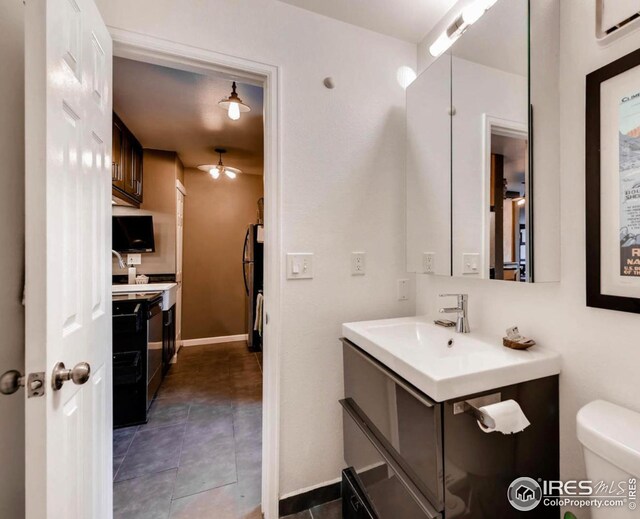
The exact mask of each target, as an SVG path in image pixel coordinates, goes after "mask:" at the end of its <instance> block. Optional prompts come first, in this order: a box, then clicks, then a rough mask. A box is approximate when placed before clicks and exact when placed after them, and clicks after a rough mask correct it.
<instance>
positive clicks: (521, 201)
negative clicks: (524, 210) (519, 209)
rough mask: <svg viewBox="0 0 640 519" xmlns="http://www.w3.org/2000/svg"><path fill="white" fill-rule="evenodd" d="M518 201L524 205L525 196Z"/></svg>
mask: <svg viewBox="0 0 640 519" xmlns="http://www.w3.org/2000/svg"><path fill="white" fill-rule="evenodd" d="M516 203H517V204H518V205H524V203H525V202H524V198H521V199H520V200H518V201H517V202H516Z"/></svg>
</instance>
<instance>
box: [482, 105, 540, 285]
mask: <svg viewBox="0 0 640 519" xmlns="http://www.w3.org/2000/svg"><path fill="white" fill-rule="evenodd" d="M492 135H500V136H503V137H511V138H512V139H520V140H526V141H527V142H529V140H530V138H531V137H530V135H529V130H528V127H527V123H522V122H519V121H512V120H510V119H504V118H502V117H496V116H494V115H491V114H487V113H483V114H482V247H481V251H482V255H481V258H482V262H481V264H482V267H481V273H480V278H482V279H489V263H490V257H491V251H490V247H489V244H490V243H491V233H490V226H491V212H490V211H489V207H490V206H491V136H492ZM529 149H530V146H527V155H528V154H529V153H530V152H529ZM525 167H526V169H527V171H525V179H526V183H525V197H526V199H527V209H526V215H527V223H526V225H527V232H528V233H529V234H528V235H527V243H526V247H527V258H526V260H527V275H528V277H529V279H528V281H531V280H532V278H531V270H530V268H531V255H530V253H529V247H530V245H531V236H532V235H533V234H532V233H531V232H530V231H531V227H530V223H529V222H530V218H531V215H530V210H529V206H530V200H531V197H530V196H529V194H530V192H531V186H530V182H529V178H530V177H529V171H528V169H529V157H528V156H527V160H525ZM496 196H497V195H496Z"/></svg>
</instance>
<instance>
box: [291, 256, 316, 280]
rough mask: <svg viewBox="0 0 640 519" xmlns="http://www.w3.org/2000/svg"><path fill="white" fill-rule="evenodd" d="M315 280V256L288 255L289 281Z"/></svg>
mask: <svg viewBox="0 0 640 519" xmlns="http://www.w3.org/2000/svg"><path fill="white" fill-rule="evenodd" d="M311 278H313V254H312V253H310V252H289V253H287V279H311Z"/></svg>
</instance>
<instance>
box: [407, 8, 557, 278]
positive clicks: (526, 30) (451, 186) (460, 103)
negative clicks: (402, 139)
mask: <svg viewBox="0 0 640 519" xmlns="http://www.w3.org/2000/svg"><path fill="white" fill-rule="evenodd" d="M549 6H551V7H549V8H547V10H546V11H545V12H543V13H542V14H541V15H539V16H541V17H544V16H547V17H552V16H553V13H552V12H551V9H552V7H553V5H552V2H549ZM545 30H549V29H545ZM549 37H550V38H551V39H553V34H550V35H549ZM553 44H554V42H553V41H545V42H543V43H542V44H541V45H543V46H544V45H548V46H553ZM541 51H542V52H541V56H542V60H547V62H546V63H543V64H540V63H538V64H536V66H535V67H534V68H535V69H536V70H537V69H539V68H540V67H541V66H543V67H544V68H547V67H549V66H551V67H553V66H555V64H554V63H553V60H552V57H553V56H552V55H550V53H549V52H547V51H546V50H545V49H541ZM529 53H530V12H529V1H528V0H498V1H497V2H496V3H495V5H493V6H492V7H491V8H490V9H489V10H488V11H486V12H485V14H484V15H483V16H482V17H481V18H480V19H479V20H477V21H476V22H475V23H474V24H473V25H471V26H470V27H469V28H468V29H466V31H465V32H464V33H463V34H462V35H461V36H460V38H459V39H458V40H457V41H456V42H455V43H454V44H453V45H452V46H451V47H450V48H449V49H448V50H447V51H446V52H445V53H443V54H442V55H441V56H439V57H438V58H437V59H435V60H434V61H433V62H432V63H431V64H430V65H429V66H428V68H426V69H425V70H424V71H423V72H422V73H421V74H420V75H419V76H418V78H417V79H416V80H415V81H414V82H413V83H412V84H411V85H410V86H409V87H408V88H407V162H406V166H407V227H406V229H407V268H408V270H409V271H410V272H417V273H424V274H433V275H441V276H456V277H467V276H468V277H474V278H481V279H495V280H505V281H513V282H531V281H534V280H535V281H542V280H545V281H554V280H555V279H553V278H554V276H555V275H556V271H555V269H554V265H555V263H556V262H559V259H558V257H557V256H558V255H559V253H558V252H557V249H559V247H556V250H553V249H554V247H553V246H552V244H553V243H554V239H553V237H552V236H551V235H554V234H555V235H557V238H558V239H559V225H557V227H558V229H555V228H553V226H554V225H555V224H557V221H556V222H555V223H554V222H553V221H552V219H550V218H549V214H551V213H554V212H555V211H559V199H556V198H555V197H556V195H555V194H554V189H555V192H556V193H557V191H558V187H559V185H558V183H557V182H558V181H557V178H554V175H555V177H557V171H554V172H553V173H552V172H550V171H549V166H551V168H553V167H556V168H557V167H558V166H559V164H557V154H556V150H555V148H556V147H557V146H558V145H557V143H554V142H550V143H549V147H547V149H546V152H545V157H544V158H543V162H544V166H545V171H544V173H543V174H542V175H541V183H542V184H544V185H542V187H541V189H540V190H536V191H534V189H533V184H534V177H535V180H536V183H537V182H538V178H537V169H536V171H535V175H534V169H533V163H534V160H533V159H534V155H533V139H532V135H533V132H532V129H533V124H532V122H533V120H532V117H533V115H534V113H535V108H536V100H535V99H533V97H532V96H533V94H534V93H537V92H538V91H544V92H545V94H546V95H545V96H542V95H541V96H540V98H541V99H540V101H541V103H540V105H541V108H542V113H543V115H544V117H545V121H544V122H545V124H546V125H549V124H551V125H553V124H555V123H554V121H553V120H552V118H553V117H557V111H556V112H555V114H554V113H553V104H554V102H556V101H557V99H555V97H554V96H553V95H549V91H550V90H549V89H548V86H549V84H550V83H549V82H551V81H553V76H554V74H555V72H556V70H555V69H553V68H552V69H549V70H547V72H546V73H545V74H547V73H548V74H549V76H546V75H545V77H543V78H542V79H541V81H542V83H545V82H546V83H547V84H546V85H542V86H540V85H539V87H538V88H536V89H531V88H530V87H531V84H530V79H531V77H532V72H531V70H530V68H531V67H530V60H529ZM550 56H551V57H550ZM555 122H557V121H555ZM556 126H557V125H556ZM554 131H557V129H556V128H555V127H554V128H553V129H552V131H551V133H550V134H549V135H552V134H553V132H554ZM548 140H549V139H547V141H548ZM536 145H537V143H536ZM546 145H547V143H546V142H545V146H546ZM554 161H555V162H554ZM547 179H549V180H550V182H547ZM536 185H537V184H536ZM554 185H555V186H557V187H556V188H554V187H553V186H554ZM540 196H545V197H546V200H545V212H547V211H550V213H548V215H547V217H544V218H542V220H540V223H541V225H542V226H543V229H541V230H540V229H538V228H537V227H536V233H535V234H534V223H537V222H538V219H534V214H535V212H534V206H535V207H536V208H537V203H538V198H539V197H540ZM549 227H552V228H551V229H548V228H549ZM539 232H543V233H545V234H547V236H545V237H544V238H543V239H542V240H541V241H542V249H543V251H544V254H545V256H546V257H545V258H544V259H542V260H540V264H541V273H540V276H538V273H537V272H536V271H534V268H537V267H538V264H539V258H538V255H537V253H538V250H537V248H536V243H534V236H535V238H537V237H538V233H539ZM534 252H535V253H536V256H535V257H534ZM534 260H535V261H534Z"/></svg>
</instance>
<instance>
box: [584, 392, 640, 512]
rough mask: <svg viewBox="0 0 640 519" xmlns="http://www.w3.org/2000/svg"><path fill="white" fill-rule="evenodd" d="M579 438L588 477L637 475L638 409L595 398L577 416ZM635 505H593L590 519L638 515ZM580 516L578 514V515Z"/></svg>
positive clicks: (609, 478) (617, 478)
mask: <svg viewBox="0 0 640 519" xmlns="http://www.w3.org/2000/svg"><path fill="white" fill-rule="evenodd" d="M577 431H578V440H580V443H582V447H583V452H584V461H585V465H586V468H587V479H589V480H591V481H592V482H594V483H597V482H599V481H605V482H608V483H609V484H611V483H612V482H616V483H617V482H620V481H628V480H629V478H638V479H640V413H636V412H634V411H630V410H629V409H625V408H624V407H620V406H618V405H615V404H612V403H610V402H605V401H604V400H595V401H594V402H591V403H589V404H587V405H585V406H584V407H583V408H582V409H580V411H578V416H577ZM636 503H637V505H638V506H637V508H636V509H635V510H633V509H631V508H630V507H629V506H624V507H619V508H610V507H606V508H605V507H603V508H596V507H592V509H591V517H592V518H593V519H605V518H606V519H623V518H625V519H626V518H636V519H637V518H639V517H640V496H638V498H637V500H636ZM578 516H579V515H578Z"/></svg>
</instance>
